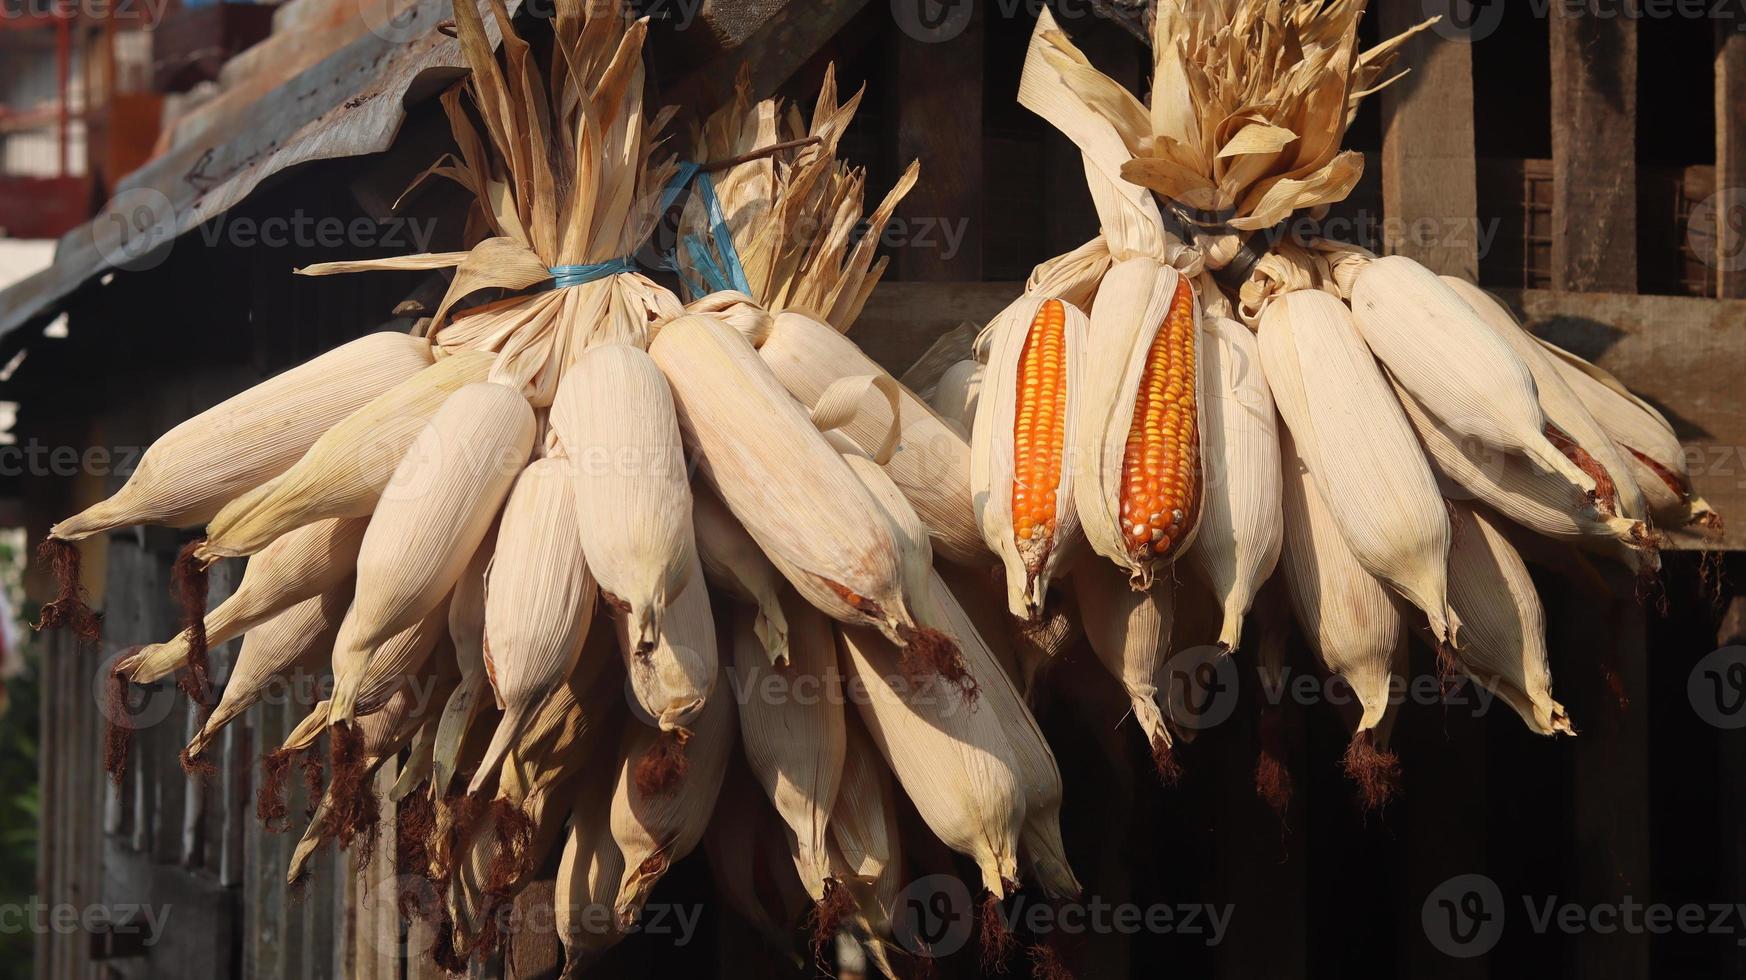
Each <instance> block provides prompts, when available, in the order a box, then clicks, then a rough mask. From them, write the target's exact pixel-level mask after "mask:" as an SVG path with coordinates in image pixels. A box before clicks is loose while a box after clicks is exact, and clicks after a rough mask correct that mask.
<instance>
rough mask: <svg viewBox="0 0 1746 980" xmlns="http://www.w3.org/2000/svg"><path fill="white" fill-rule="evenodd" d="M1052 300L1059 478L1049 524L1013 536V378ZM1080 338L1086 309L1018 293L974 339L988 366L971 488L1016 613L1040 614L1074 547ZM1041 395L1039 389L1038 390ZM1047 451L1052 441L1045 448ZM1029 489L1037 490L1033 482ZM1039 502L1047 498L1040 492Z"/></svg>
mask: <svg viewBox="0 0 1746 980" xmlns="http://www.w3.org/2000/svg"><path fill="white" fill-rule="evenodd" d="M1049 303H1059V304H1060V306H1061V307H1062V311H1063V312H1064V313H1065V325H1064V328H1063V330H1062V353H1061V358H1062V363H1061V383H1062V385H1063V386H1064V387H1065V389H1066V394H1065V396H1064V397H1065V402H1066V407H1065V410H1064V414H1063V416H1062V433H1061V436H1060V437H1059V438H1060V441H1059V443H1058V444H1057V445H1058V446H1059V449H1060V458H1061V461H1060V463H1059V466H1058V468H1057V472H1058V473H1059V479H1058V482H1057V483H1056V485H1055V487H1054V491H1053V504H1054V515H1055V519H1054V526H1053V527H1052V528H1051V527H1049V526H1047V525H1046V524H1045V525H1039V526H1038V527H1037V528H1036V531H1035V532H1034V533H1033V535H1032V536H1031V537H1028V538H1026V539H1025V540H1024V541H1020V540H1018V537H1017V533H1016V531H1015V529H1014V527H1013V520H1014V518H1013V493H1014V480H1015V473H1016V470H1017V466H1018V460H1017V459H1016V457H1015V449H1014V427H1015V426H1016V424H1017V422H1018V420H1019V418H1020V404H1019V402H1020V398H1021V396H1022V395H1023V394H1024V389H1023V379H1022V378H1020V377H1019V367H1020V361H1021V358H1022V357H1023V355H1024V352H1025V343H1026V340H1027V339H1028V338H1029V336H1030V333H1031V328H1032V324H1033V322H1034V321H1035V320H1036V319H1037V317H1038V315H1039V311H1041V310H1042V309H1043V308H1044V306H1045V305H1046V304H1049ZM1085 341H1086V319H1085V314H1083V313H1081V312H1080V311H1079V310H1078V309H1077V308H1075V307H1073V306H1070V305H1068V304H1066V303H1062V302H1061V301H1059V300H1055V299H1051V298H1048V297H1044V296H1035V295H1029V294H1027V295H1024V296H1021V297H1019V298H1018V299H1017V300H1015V301H1013V303H1012V304H1011V305H1009V306H1007V308H1006V309H1004V310H1002V311H1001V312H1000V313H999V314H998V315H997V316H996V317H995V318H994V319H993V320H991V321H990V322H989V324H988V328H987V330H986V331H984V334H983V337H982V338H981V339H979V340H978V344H986V345H987V350H988V372H987V374H986V375H985V380H984V386H985V390H984V392H983V396H982V397H981V398H980V399H978V401H977V404H976V422H975V425H974V427H973V429H972V431H971V447H970V486H971V492H972V493H973V494H974V497H973V499H974V502H975V505H976V519H977V522H978V523H979V524H980V525H981V527H982V540H983V541H984V542H985V543H986V544H987V545H988V547H989V548H990V549H991V550H993V551H994V553H995V554H996V555H998V556H1000V560H1001V564H1002V565H1003V566H1004V568H1005V572H1006V593H1007V608H1008V609H1009V610H1011V612H1012V614H1013V615H1014V616H1017V617H1019V618H1021V619H1035V618H1037V617H1038V616H1039V615H1041V614H1042V610H1043V602H1044V599H1045V597H1046V595H1047V594H1048V590H1049V581H1050V580H1051V579H1052V578H1053V577H1054V576H1055V575H1056V574H1057V572H1059V571H1061V570H1063V569H1065V568H1066V567H1067V564H1068V563H1070V562H1071V560H1072V558H1073V556H1074V553H1075V551H1076V549H1077V548H1078V545H1079V537H1080V518H1079V516H1078V512H1077V510H1076V508H1075V506H1074V504H1075V500H1076V498H1075V496H1074V494H1075V492H1076V491H1075V484H1076V481H1078V480H1079V479H1082V478H1083V476H1082V474H1081V473H1080V472H1079V468H1078V467H1077V466H1076V465H1075V457H1074V455H1073V453H1074V452H1075V450H1076V447H1077V446H1078V445H1079V440H1080V438H1081V437H1080V435H1079V432H1080V427H1081V426H1083V425H1084V424H1085V418H1086V416H1085V415H1084V412H1083V410H1082V406H1083V404H1084V401H1085V399H1086V398H1088V397H1093V393H1092V392H1090V391H1089V390H1088V388H1087V387H1086V386H1085V385H1084V384H1082V382H1081V378H1082V376H1083V372H1082V362H1083V358H1084V356H1085V355H1084V351H1085ZM1039 397H1041V390H1039ZM1047 448H1048V450H1049V451H1050V453H1051V454H1052V453H1053V452H1054V450H1055V448H1056V446H1055V445H1051V446H1049V447H1047ZM1033 489H1036V488H1033ZM1043 500H1044V505H1043V506H1044V507H1045V508H1047V506H1048V503H1049V501H1050V496H1049V495H1048V494H1047V493H1046V492H1045V496H1044V498H1043Z"/></svg>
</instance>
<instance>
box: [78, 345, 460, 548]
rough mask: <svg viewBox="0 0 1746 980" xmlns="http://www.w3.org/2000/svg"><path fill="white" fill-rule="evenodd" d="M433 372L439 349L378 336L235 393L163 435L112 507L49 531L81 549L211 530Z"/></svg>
mask: <svg viewBox="0 0 1746 980" xmlns="http://www.w3.org/2000/svg"><path fill="white" fill-rule="evenodd" d="M429 365H430V345H429V344H428V343H427V342H426V341H424V340H422V339H420V338H418V337H412V336H408V335H406V334H399V333H374V334H370V335H369V336H366V337H360V338H358V339H357V340H354V341H352V342H351V343H348V344H344V345H342V346H339V347H336V348H334V349H333V350H331V351H328V352H327V353H325V354H322V355H321V356H320V357H317V358H315V359H313V360H311V361H308V362H307V363H304V364H301V365H299V366H297V367H294V368H292V369H291V370H289V371H286V372H284V373H283V374H280V375H277V376H276V377H273V378H270V379H268V380H266V381H263V382H261V383H260V384H258V385H255V386H254V387H253V388H250V389H248V390H247V391H244V392H243V393H241V394H239V395H234V396H232V397H231V398H228V399H226V400H224V401H222V402H219V403H218V404H217V405H214V406H213V407H211V408H209V409H207V410H206V411H204V412H201V413H200V414H199V415H196V416H194V417H193V418H191V419H189V420H187V421H186V422H183V423H182V424H180V425H178V426H176V427H175V428H173V429H171V430H170V431H169V432H166V433H164V434H163V435H162V436H160V437H159V438H158V439H157V441H156V442H154V443H152V445H151V448H149V449H147V450H146V451H145V453H144V455H142V456H141V457H140V459H139V465H138V466H137V467H136V468H135V469H134V471H133V474H132V475H131V476H129V477H128V479H127V482H126V483H124V484H122V487H121V489H120V490H119V491H117V492H116V493H115V495H114V496H112V497H110V498H109V499H108V500H105V501H103V502H102V503H100V504H97V505H95V506H92V507H89V508H87V509H86V510H84V511H82V512H80V513H78V514H75V515H74V516H72V517H69V518H67V519H66V520H64V521H61V522H60V523H59V524H56V525H55V526H54V528H53V529H52V530H51V531H50V532H49V534H50V535H51V536H53V537H56V538H60V539H62V540H65V541H77V540H79V539H81V538H85V537H89V536H90V535H93V534H96V533H97V532H99V531H106V530H109V529H110V528H116V527H123V526H125V525H128V524H168V525H171V526H175V527H183V526H187V525H191V524H203V523H205V522H206V521H209V520H211V519H212V518H213V516H214V515H216V514H217V513H218V512H219V509H220V508H222V507H223V506H224V505H225V504H227V503H229V502H230V501H231V500H232V499H233V498H235V497H236V496H237V495H238V494H242V493H244V492H247V491H249V490H253V489H254V488H255V487H258V486H260V485H261V484H263V483H265V482H267V481H268V480H271V479H273V478H274V477H276V476H278V475H279V474H281V473H283V472H285V471H286V470H287V469H289V468H290V467H291V465H292V464H293V463H295V462H297V459H298V457H300V456H302V455H303V454H304V453H305V452H307V451H308V449H309V447H310V446H311V445H313V444H314V443H315V441H316V440H317V439H318V438H320V437H321V435H322V433H324V432H326V431H327V430H328V429H330V428H332V427H333V426H334V425H336V424H338V423H339V422H340V421H341V420H342V419H345V418H346V417H347V416H349V415H351V414H352V413H354V412H356V411H358V410H359V409H360V408H362V407H363V406H364V405H366V404H367V403H369V402H370V401H371V400H372V399H374V398H376V397H377V396H378V395H381V394H382V393H384V392H386V391H389V390H391V389H393V388H394V387H395V386H397V385H399V384H400V383H402V382H404V381H405V380H407V379H408V378H410V377H412V376H414V375H416V374H417V373H418V372H419V371H421V370H422V369H424V368H426V367H428V366H429Z"/></svg>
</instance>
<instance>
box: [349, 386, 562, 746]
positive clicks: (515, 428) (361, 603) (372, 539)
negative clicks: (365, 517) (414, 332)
mask: <svg viewBox="0 0 1746 980" xmlns="http://www.w3.org/2000/svg"><path fill="white" fill-rule="evenodd" d="M533 438H534V418H533V409H532V408H530V407H529V406H528V403H527V400H526V399H525V398H523V397H522V396H521V394H520V393H519V392H517V391H516V390H514V389H512V388H509V387H506V386H504V385H500V384H496V383H493V382H483V383H480V384H476V385H469V386H467V387H465V388H462V389H461V390H460V391H457V392H455V394H454V395H452V396H450V398H449V400H448V401H446V402H444V403H443V407H442V408H441V409H439V410H438V411H437V413H436V414H435V415H433V416H432V417H431V420H430V424H429V425H428V426H426V427H425V429H424V430H423V431H422V432H421V433H420V434H419V436H418V439H417V441H416V442H415V443H414V444H413V446H412V447H411V448H410V449H408V450H407V453H406V458H405V459H403V460H402V461H401V464H400V466H399V468H397V469H396V470H395V471H394V478H393V479H392V480H391V481H390V482H389V483H388V485H387V487H386V488H385V489H384V491H383V493H382V502H381V503H380V504H378V505H377V507H376V510H375V512H374V513H373V514H372V515H371V517H370V527H369V529H368V530H366V531H365V532H364V543H363V546H362V547H361V548H359V549H358V591H357V596H356V598H355V599H353V600H352V615H351V617H348V618H349V619H355V624H352V623H348V625H350V626H352V629H351V630H350V631H341V637H340V639H341V644H342V646H341V647H337V648H336V649H335V651H334V665H335V674H334V680H335V686H334V695H333V701H334V719H335V720H336V721H344V720H347V719H349V718H350V717H351V713H350V712H351V710H352V704H351V702H352V698H353V697H354V696H355V688H354V687H353V685H354V684H355V683H356V682H357V680H358V679H360V676H361V675H359V674H356V673H352V674H341V673H339V662H340V660H341V658H342V652H341V651H342V650H344V651H345V653H344V655H345V656H351V655H354V654H358V653H362V654H364V655H366V656H368V651H370V650H373V649H375V648H376V647H377V646H378V645H380V644H381V643H382V642H383V641H385V640H387V639H388V637H390V636H393V635H394V634H396V633H399V632H400V631H401V630H404V629H406V628H407V627H409V626H411V625H412V624H413V623H415V622H417V621H418V620H419V619H420V618H421V617H425V616H426V615H427V614H428V613H429V612H430V611H431V610H432V609H434V608H437V607H438V605H439V604H440V603H442V601H443V599H444V598H445V597H446V596H447V595H448V594H449V592H450V590H452V589H453V588H454V585H455V581H456V580H457V579H459V578H460V577H461V573H462V572H463V571H465V570H466V567H467V563H468V561H469V560H471V559H472V557H473V554H474V552H475V551H477V550H478V547H479V542H480V541H482V540H483V539H484V537H485V534H486V532H487V531H489V530H490V528H491V522H492V520H493V519H494V518H495V517H496V516H497V511H498V509H499V508H500V507H501V506H502V505H503V500H504V497H505V496H507V495H508V493H509V489H510V486H511V484H513V483H514V482H515V478H516V475H517V474H518V473H520V472H521V470H522V468H523V465H524V463H525V461H526V460H527V457H528V453H529V452H530V451H531V450H532V448H533ZM442 625H443V627H444V629H445V630H446V628H447V625H448V623H447V620H446V619H445V620H444V621H443V624H442ZM347 643H349V644H352V645H351V646H345V644H347Z"/></svg>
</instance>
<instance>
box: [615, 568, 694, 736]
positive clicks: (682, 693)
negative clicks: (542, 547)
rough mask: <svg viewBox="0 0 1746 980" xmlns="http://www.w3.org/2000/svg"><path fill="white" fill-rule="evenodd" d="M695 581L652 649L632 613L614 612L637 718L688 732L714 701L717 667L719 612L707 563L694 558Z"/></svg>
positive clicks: (680, 596) (667, 729)
mask: <svg viewBox="0 0 1746 980" xmlns="http://www.w3.org/2000/svg"><path fill="white" fill-rule="evenodd" d="M691 564H692V569H691V571H692V576H691V582H690V584H688V585H686V586H685V588H684V589H683V590H682V591H681V592H680V593H679V594H678V595H677V596H676V597H674V599H673V604H672V605H671V606H669V607H668V609H667V614H666V617H665V619H664V620H663V625H662V627H661V634H660V636H659V637H658V638H657V640H656V642H655V645H654V647H653V648H652V649H649V650H646V651H640V652H639V650H638V648H637V642H636V637H635V635H634V634H633V633H632V632H631V624H630V620H629V617H627V616H626V615H624V614H623V613H618V612H615V613H614V614H613V616H612V625H613V630H614V635H615V636H616V637H617V638H618V652H619V657H620V659H621V660H622V661H623V662H624V670H625V675H626V677H628V678H629V681H630V694H631V696H632V699H633V707H635V708H636V710H637V714H638V717H639V719H640V720H641V721H643V722H644V723H645V724H648V725H651V726H653V727H655V728H657V729H659V730H660V731H662V732H670V733H676V734H680V735H683V733H684V731H685V730H687V729H689V728H691V726H692V725H693V724H695V723H696V721H697V719H698V718H699V716H700V715H701V714H702V713H703V710H704V706H705V704H706V703H707V702H708V701H710V700H711V698H710V694H711V693H712V692H713V691H714V690H715V682H716V678H717V677H718V676H720V671H719V670H718V668H717V664H718V663H719V658H718V656H717V647H716V633H715V616H714V614H713V613H712V612H711V610H710V606H709V587H708V585H707V584H706V583H705V582H704V581H703V567H702V565H701V564H699V562H698V560H697V556H696V555H695V554H694V555H692V557H691Z"/></svg>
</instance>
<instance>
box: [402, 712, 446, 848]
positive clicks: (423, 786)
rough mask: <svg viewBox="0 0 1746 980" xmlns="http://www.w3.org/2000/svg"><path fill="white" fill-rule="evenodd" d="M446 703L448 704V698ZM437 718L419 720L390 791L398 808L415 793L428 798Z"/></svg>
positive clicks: (427, 715)
mask: <svg viewBox="0 0 1746 980" xmlns="http://www.w3.org/2000/svg"><path fill="white" fill-rule="evenodd" d="M453 696H454V692H453V691H450V692H449V697H453ZM444 703H445V704H446V703H448V701H447V699H446V698H445V699H444ZM437 717H438V716H436V715H433V714H431V713H428V712H427V713H425V714H424V715H423V716H422V717H421V718H420V719H419V723H418V731H417V732H416V733H414V734H413V736H412V743H411V744H410V745H408V746H407V748H406V757H405V759H403V760H402V761H401V764H400V774H399V775H398V776H396V777H394V786H393V788H392V789H390V790H389V791H388V799H390V800H392V801H393V802H394V804H395V805H396V806H399V805H400V802H401V801H402V800H405V799H407V798H408V797H410V796H412V795H413V794H414V793H420V792H422V793H423V794H424V795H426V796H428V791H429V788H430V772H431V766H430V763H431V758H432V757H433V756H434V755H435V752H436V730H437ZM397 816H398V814H397ZM421 843H423V842H421Z"/></svg>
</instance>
